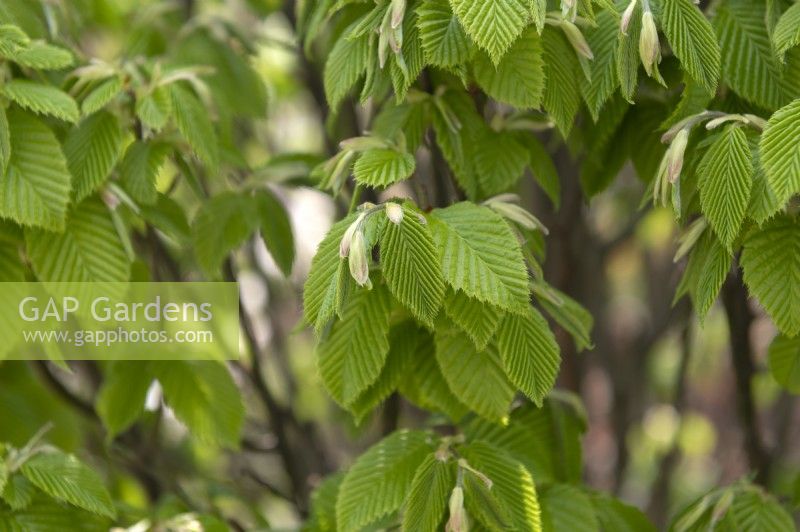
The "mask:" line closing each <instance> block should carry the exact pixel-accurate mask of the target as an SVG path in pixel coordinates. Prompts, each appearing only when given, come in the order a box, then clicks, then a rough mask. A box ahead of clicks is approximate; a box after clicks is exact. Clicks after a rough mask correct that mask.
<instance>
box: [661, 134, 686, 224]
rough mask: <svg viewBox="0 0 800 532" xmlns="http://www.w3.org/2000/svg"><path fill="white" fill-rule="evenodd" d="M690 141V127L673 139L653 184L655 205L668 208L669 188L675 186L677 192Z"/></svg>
mask: <svg viewBox="0 0 800 532" xmlns="http://www.w3.org/2000/svg"><path fill="white" fill-rule="evenodd" d="M665 137H666V135H665ZM663 138H664V137H662V139H663ZM688 141H689V129H688V127H687V128H684V129H681V130H680V131H678V133H677V135H675V138H673V139H672V142H671V143H670V145H669V148H667V151H666V153H665V154H664V157H663V158H662V159H661V164H660V165H659V167H658V173H657V174H656V179H655V182H654V184H653V203H656V204H657V203H660V204H661V205H664V206H666V205H667V201H668V199H669V186H670V185H674V186H675V190H677V183H678V182H679V179H680V176H681V170H682V169H683V158H684V154H685V152H686V145H687V143H688ZM678 196H679V195H678ZM676 214H679V213H676Z"/></svg>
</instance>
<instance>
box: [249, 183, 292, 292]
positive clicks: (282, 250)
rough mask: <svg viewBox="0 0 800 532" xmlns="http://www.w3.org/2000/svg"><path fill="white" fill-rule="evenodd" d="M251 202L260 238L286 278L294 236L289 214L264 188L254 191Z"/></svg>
mask: <svg viewBox="0 0 800 532" xmlns="http://www.w3.org/2000/svg"><path fill="white" fill-rule="evenodd" d="M253 201H254V202H255V208H256V210H257V212H258V214H259V217H260V221H261V224H260V225H259V228H260V229H261V238H263V239H264V244H265V245H266V246H267V250H268V251H269V254H270V255H271V256H272V259H273V260H274V261H275V264H277V265H278V268H280V270H281V272H283V274H284V275H285V276H287V277H288V276H289V274H291V273H292V264H293V263H294V235H293V233H292V223H291V222H290V221H289V214H288V213H287V212H286V209H285V208H284V206H283V204H282V203H281V202H280V201H279V200H278V198H276V197H275V195H274V194H273V193H272V192H270V191H269V190H268V189H266V188H262V189H260V190H258V191H256V193H255V195H254V196H253Z"/></svg>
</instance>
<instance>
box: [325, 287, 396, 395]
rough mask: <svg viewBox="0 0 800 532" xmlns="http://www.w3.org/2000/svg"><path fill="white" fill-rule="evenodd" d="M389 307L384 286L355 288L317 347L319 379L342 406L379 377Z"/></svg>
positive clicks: (385, 349) (384, 354) (385, 347)
mask: <svg viewBox="0 0 800 532" xmlns="http://www.w3.org/2000/svg"><path fill="white" fill-rule="evenodd" d="M390 306H391V297H390V296H389V292H388V290H387V289H386V287H385V286H383V285H377V286H375V287H374V288H373V289H372V290H366V289H360V290H358V291H356V293H355V294H353V296H352V298H351V299H350V301H349V302H348V303H347V305H346V306H345V308H344V311H343V313H342V319H341V320H339V321H337V322H336V323H335V324H334V325H333V327H332V328H331V331H330V334H329V336H328V337H327V338H325V339H324V340H322V342H320V344H319V346H318V347H317V354H318V357H319V359H318V367H319V374H320V376H321V377H322V382H323V383H324V384H325V388H326V389H327V390H328V392H329V393H330V394H331V396H333V398H334V399H335V400H336V401H337V402H338V403H339V404H340V405H342V406H343V407H345V408H346V407H348V406H350V405H351V404H353V403H354V402H355V401H356V400H357V399H358V397H359V395H361V394H362V393H364V391H365V390H367V388H369V387H370V386H371V385H372V384H373V383H374V382H375V381H376V380H377V379H378V377H379V376H380V374H381V369H383V366H384V365H385V363H386V357H387V355H388V353H389V339H388V336H389V310H390V308H391V307H390Z"/></svg>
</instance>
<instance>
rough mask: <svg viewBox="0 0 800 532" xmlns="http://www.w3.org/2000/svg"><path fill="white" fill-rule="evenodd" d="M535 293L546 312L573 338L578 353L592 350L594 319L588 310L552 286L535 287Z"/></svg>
mask: <svg viewBox="0 0 800 532" xmlns="http://www.w3.org/2000/svg"><path fill="white" fill-rule="evenodd" d="M534 292H535V293H536V295H537V301H538V302H539V304H540V305H541V306H542V308H543V309H544V310H545V312H547V314H548V315H549V316H550V317H551V318H553V319H554V320H555V321H556V323H558V324H559V325H560V326H561V328H562V329H564V330H565V331H567V332H568V333H569V334H570V336H572V339H573V341H574V342H575V347H576V348H577V349H578V351H582V350H584V349H591V348H592V346H593V345H592V327H593V326H594V318H593V317H592V314H591V313H590V312H589V311H588V310H586V309H585V308H584V307H583V306H582V305H581V304H580V303H578V302H577V301H575V300H574V299H572V298H571V297H569V296H568V295H567V294H565V293H563V292H561V291H559V290H557V289H555V288H553V287H552V286H549V285H546V286H541V285H534Z"/></svg>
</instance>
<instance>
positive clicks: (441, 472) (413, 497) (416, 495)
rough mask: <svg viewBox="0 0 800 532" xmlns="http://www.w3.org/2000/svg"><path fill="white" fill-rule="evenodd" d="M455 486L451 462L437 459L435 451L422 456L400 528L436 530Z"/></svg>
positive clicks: (453, 468)
mask: <svg viewBox="0 0 800 532" xmlns="http://www.w3.org/2000/svg"><path fill="white" fill-rule="evenodd" d="M455 485H456V468H455V463H454V462H448V461H446V460H440V459H439V458H438V457H437V456H436V454H435V453H433V454H429V455H428V456H426V457H425V459H424V460H423V461H422V464H420V466H419V467H418V468H417V471H416V473H415V474H414V480H413V481H412V482H411V489H410V490H409V492H408V502H406V506H405V512H404V513H403V525H402V530H403V531H404V532H406V531H420V532H422V531H426V530H440V529H441V526H440V525H441V524H442V521H443V520H444V516H445V510H446V508H447V501H448V499H449V497H450V492H451V491H452V489H453V488H454V487H455Z"/></svg>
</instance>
